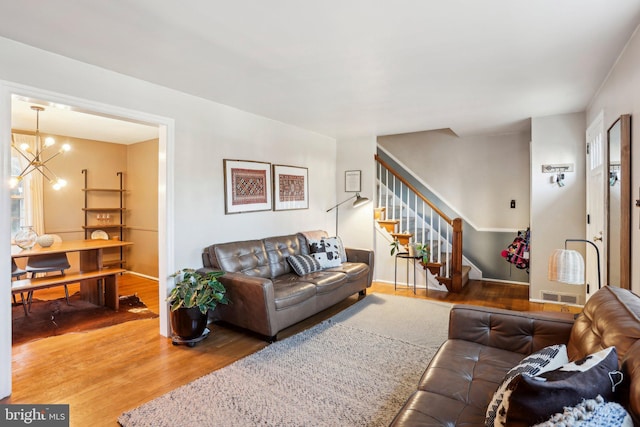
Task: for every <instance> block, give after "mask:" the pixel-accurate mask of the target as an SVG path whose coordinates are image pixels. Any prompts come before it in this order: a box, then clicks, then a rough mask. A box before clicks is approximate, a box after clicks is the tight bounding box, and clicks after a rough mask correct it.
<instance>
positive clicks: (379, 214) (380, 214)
mask: <svg viewBox="0 0 640 427" xmlns="http://www.w3.org/2000/svg"><path fill="white" fill-rule="evenodd" d="M385 211H386V209H385V208H375V209H374V210H373V219H375V220H381V221H384V220H385V219H386V216H385Z"/></svg>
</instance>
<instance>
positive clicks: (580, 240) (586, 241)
mask: <svg viewBox="0 0 640 427" xmlns="http://www.w3.org/2000/svg"><path fill="white" fill-rule="evenodd" d="M568 242H582V243H588V244H590V245H591V246H593V248H594V249H595V250H596V256H597V258H598V262H597V264H598V289H600V288H601V287H602V280H601V279H600V250H599V249H598V246H596V244H595V243H593V242H592V241H591V240H585V239H566V240H565V241H564V248H565V249H567V243H568Z"/></svg>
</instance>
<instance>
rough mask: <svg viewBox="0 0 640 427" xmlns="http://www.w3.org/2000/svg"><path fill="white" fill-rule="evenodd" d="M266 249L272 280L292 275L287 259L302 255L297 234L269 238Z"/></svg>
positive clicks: (265, 244) (265, 242)
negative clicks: (288, 274)
mask: <svg viewBox="0 0 640 427" xmlns="http://www.w3.org/2000/svg"><path fill="white" fill-rule="evenodd" d="M264 249H265V251H266V253H267V261H268V263H269V268H270V269H271V278H274V277H278V276H280V275H283V274H287V273H291V266H290V265H289V263H288V262H287V258H288V257H289V256H291V255H300V253H301V252H300V241H299V240H298V235H297V234H291V235H287V236H276V237H268V238H266V239H264Z"/></svg>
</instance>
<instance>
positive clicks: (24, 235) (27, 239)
mask: <svg viewBox="0 0 640 427" xmlns="http://www.w3.org/2000/svg"><path fill="white" fill-rule="evenodd" d="M14 240H15V242H16V245H18V247H20V249H31V248H32V247H33V246H34V245H35V244H36V241H37V240H38V235H37V234H36V232H35V231H34V230H33V227H32V226H30V225H26V226H24V227H20V231H18V232H17V233H16V237H15V238H14Z"/></svg>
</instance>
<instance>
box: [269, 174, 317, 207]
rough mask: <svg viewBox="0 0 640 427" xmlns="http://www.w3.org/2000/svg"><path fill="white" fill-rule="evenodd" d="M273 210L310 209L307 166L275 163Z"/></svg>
mask: <svg viewBox="0 0 640 427" xmlns="http://www.w3.org/2000/svg"><path fill="white" fill-rule="evenodd" d="M273 194H274V198H273V210H275V211H284V210H290V209H309V174H308V170H307V168H300V167H296V166H283V165H273Z"/></svg>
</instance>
